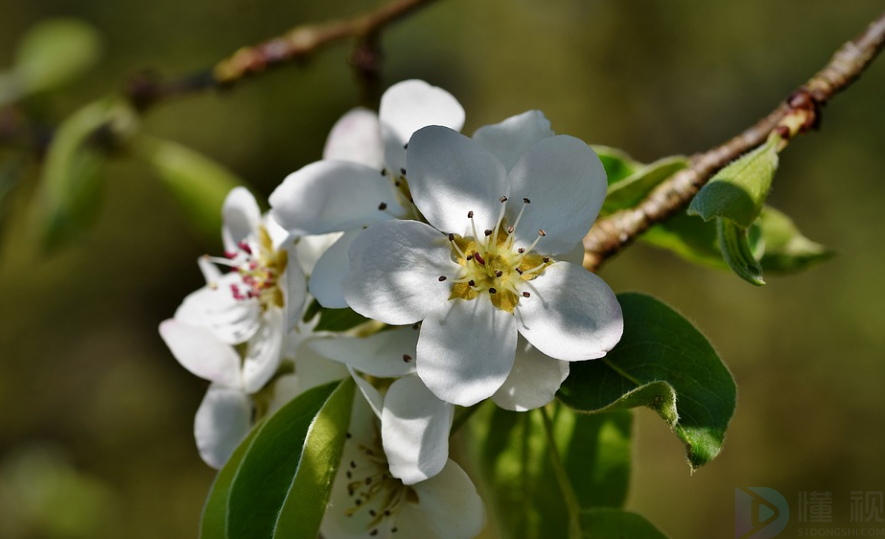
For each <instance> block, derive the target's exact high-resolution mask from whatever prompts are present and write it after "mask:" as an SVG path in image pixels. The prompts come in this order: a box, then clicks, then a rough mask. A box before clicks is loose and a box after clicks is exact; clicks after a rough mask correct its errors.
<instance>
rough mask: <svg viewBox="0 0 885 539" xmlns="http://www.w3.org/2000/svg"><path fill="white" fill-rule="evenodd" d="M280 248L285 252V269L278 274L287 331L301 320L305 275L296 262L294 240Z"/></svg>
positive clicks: (304, 294) (305, 284)
mask: <svg viewBox="0 0 885 539" xmlns="http://www.w3.org/2000/svg"><path fill="white" fill-rule="evenodd" d="M280 248H281V249H285V250H286V254H287V258H286V260H287V262H286V270H285V271H284V272H283V274H282V275H281V276H280V290H282V292H283V305H285V306H286V311H285V312H286V317H285V319H284V320H283V327H284V329H285V331H286V332H287V333H288V332H289V331H291V330H293V329H295V326H297V325H298V323H299V322H300V321H301V313H302V312H304V302H305V300H306V299H307V277H305V276H304V272H303V271H302V270H301V265H300V264H298V260H297V256H298V255H297V252H298V250H297V247H296V246H295V243H294V241H292V240H290V241H287V242H286V243H284V244H283V245H282V246H281V247H280Z"/></svg>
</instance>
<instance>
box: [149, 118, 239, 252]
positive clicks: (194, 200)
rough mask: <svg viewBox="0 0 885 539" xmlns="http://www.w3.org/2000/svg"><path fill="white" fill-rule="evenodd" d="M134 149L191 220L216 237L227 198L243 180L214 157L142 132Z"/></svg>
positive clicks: (219, 229)
mask: <svg viewBox="0 0 885 539" xmlns="http://www.w3.org/2000/svg"><path fill="white" fill-rule="evenodd" d="M131 150H132V153H133V155H134V156H135V157H137V158H139V159H141V160H143V161H144V162H145V163H147V164H149V165H150V166H151V167H152V168H153V169H154V172H156V174H157V178H158V179H159V180H160V183H161V184H162V185H163V187H165V188H166V189H167V190H168V191H169V193H170V194H171V195H172V197H173V198H174V199H175V201H176V202H177V203H178V205H179V206H180V207H181V209H182V210H183V211H184V214H185V216H186V217H187V218H188V220H189V221H190V222H191V224H193V225H194V226H195V227H196V228H197V229H198V230H200V232H202V233H203V234H204V235H205V236H206V237H207V238H217V237H218V236H219V234H220V232H221V225H222V218H221V207H222V205H223V204H224V199H225V197H226V196H227V194H228V193H229V192H230V190H231V189H233V188H234V187H237V186H239V185H244V182H243V181H242V180H241V179H240V178H238V177H237V176H236V175H234V174H233V173H232V172H230V171H229V170H227V169H226V168H224V167H223V166H221V165H219V164H218V163H216V162H215V161H212V160H211V159H209V158H208V157H206V156H204V155H201V154H199V153H197V152H195V151H194V150H191V149H190V148H187V147H185V146H182V145H181V144H178V143H176V142H172V141H168V140H161V139H158V138H154V137H148V136H140V137H138V138H137V139H135V140H133V141H132V145H131Z"/></svg>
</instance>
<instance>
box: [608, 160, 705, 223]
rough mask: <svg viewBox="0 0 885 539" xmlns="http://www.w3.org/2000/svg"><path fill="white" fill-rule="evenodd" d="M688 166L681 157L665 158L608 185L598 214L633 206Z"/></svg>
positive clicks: (686, 161)
mask: <svg viewBox="0 0 885 539" xmlns="http://www.w3.org/2000/svg"><path fill="white" fill-rule="evenodd" d="M688 164H689V161H688V159H686V158H685V157H682V156H673V157H665V158H664V159H660V160H658V161H655V162H654V163H652V164H650V165H645V166H643V167H641V168H639V169H635V171H634V172H633V173H632V174H630V175H629V176H626V177H624V178H622V179H619V180H617V181H616V182H615V183H610V184H609V187H608V194H607V195H606V197H605V203H603V205H602V211H601V212H600V214H601V215H606V214H610V213H614V212H616V211H618V210H623V209H626V208H631V207H633V206H635V205H636V204H638V203H639V202H640V201H641V200H642V199H644V198H645V197H646V196H647V195H648V194H649V192H651V190H652V189H654V188H655V187H657V186H658V184H659V183H661V182H662V181H664V180H666V179H667V178H669V177H670V176H672V175H673V174H675V173H676V172H679V171H680V170H682V169H684V168H686V167H687V166H688ZM603 166H604V165H603ZM619 166H621V165H619Z"/></svg>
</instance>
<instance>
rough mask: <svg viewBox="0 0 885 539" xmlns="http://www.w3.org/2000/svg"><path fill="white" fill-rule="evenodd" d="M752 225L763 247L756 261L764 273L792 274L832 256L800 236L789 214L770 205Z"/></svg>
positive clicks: (819, 246) (817, 244) (829, 251)
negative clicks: (757, 229)
mask: <svg viewBox="0 0 885 539" xmlns="http://www.w3.org/2000/svg"><path fill="white" fill-rule="evenodd" d="M756 225H757V226H758V227H759V228H760V229H761V231H762V238H761V239H762V241H761V243H762V245H763V246H764V253H763V254H762V255H761V256H762V258H761V260H760V261H759V262H760V263H761V264H762V268H763V269H764V270H765V271H767V272H771V273H781V274H785V273H795V272H798V271H802V270H805V269H808V268H810V267H813V266H816V265H817V264H819V263H821V262H823V261H825V260H828V259H829V258H831V257H832V256H833V255H834V253H833V251H832V250H830V249H828V248H827V247H825V246H823V245H821V244H819V243H815V242H813V241H811V240H810V239H808V238H806V237H805V236H803V235H802V233H801V232H799V229H798V228H796V225H795V224H794V223H793V221H792V220H791V219H790V218H789V217H787V216H786V215H784V214H783V213H781V212H779V211H777V210H776V209H774V208H772V207H770V206H766V207H764V208H763V209H762V214H761V215H760V216H759V219H757V220H756ZM751 239H752V236H751Z"/></svg>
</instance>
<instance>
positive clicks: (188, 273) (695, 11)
mask: <svg viewBox="0 0 885 539" xmlns="http://www.w3.org/2000/svg"><path fill="white" fill-rule="evenodd" d="M378 4H379V2H355V1H338V2H287V1H283V0H264V1H261V2H246V1H245V0H214V1H211V2H210V1H209V0H194V1H191V2H176V1H172V0H155V1H153V2H135V3H126V4H125V5H124V4H123V3H120V2H108V1H100V0H81V1H79V2H74V3H72V2H69V1H62V0H37V1H34V2H21V1H20V0H0V14H2V16H0V70H2V69H5V67H6V66H8V65H9V64H10V63H11V62H12V57H13V50H14V47H15V44H16V42H17V40H18V39H19V37H20V36H21V35H22V34H23V33H24V32H25V30H26V29H27V28H28V27H29V26H31V25H32V24H34V23H35V22H37V21H40V20H42V19H45V18H48V17H57V16H73V17H78V18H81V19H83V20H85V21H88V22H89V23H91V24H92V25H94V26H95V27H96V28H97V29H98V30H99V31H100V32H101V34H102V37H103V41H104V46H105V48H104V51H105V55H104V58H103V61H102V62H101V63H100V65H99V66H98V67H97V68H96V69H94V70H93V71H91V72H90V73H89V74H88V75H87V76H86V77H85V78H84V79H82V80H80V81H79V82H78V83H76V84H75V85H72V86H70V87H69V88H67V89H65V90H64V91H61V92H56V93H53V94H51V95H44V96H40V97H39V98H35V99H33V100H30V101H29V102H27V103H25V104H24V109H25V110H27V111H34V114H36V115H37V117H38V118H39V119H40V121H41V122H45V124H46V125H53V124H54V123H57V121H58V120H59V119H61V118H63V117H64V116H66V115H67V114H69V113H70V112H72V111H74V110H76V109H77V108H78V107H79V106H81V105H83V104H85V103H87V102H89V101H92V100H94V99H97V98H99V97H101V96H103V95H106V94H108V93H110V92H113V91H116V90H118V89H119V88H121V87H122V85H123V83H124V82H125V81H126V80H127V79H128V78H129V77H131V76H132V75H133V74H134V73H136V72H138V71H141V70H143V69H146V68H148V69H154V70H156V71H157V72H159V73H161V74H164V75H170V76H171V75H175V74H185V73H189V72H191V71H194V70H196V69H198V68H202V67H208V66H210V65H212V64H213V63H214V62H216V61H218V60H219V59H221V58H223V57H225V56H227V55H229V54H230V53H232V52H233V51H234V50H236V49H237V48H238V47H240V46H242V45H245V44H250V43H256V42H258V41H261V40H262V39H265V38H268V37H271V36H274V35H277V34H280V33H282V32H284V31H285V30H287V29H288V28H289V27H291V26H295V25H297V24H302V23H308V22H312V21H323V20H326V19H329V18H336V17H344V16H349V15H352V14H354V13H357V12H359V11H360V10H361V9H365V8H368V7H372V6H375V5H378ZM881 10H882V4H881V2H877V1H875V0H854V1H852V2H839V3H836V2H831V1H828V0H806V1H802V2H799V1H791V2H770V1H766V0H744V1H742V2H730V3H721V2H697V1H690V0H671V1H670V2H666V3H664V2H659V1H657V0H633V1H628V2H624V1H620V2H618V1H615V0H568V1H565V0H563V1H560V2H555V3H554V2H545V3H541V2H531V1H529V0H488V1H485V2H469V1H467V0H442V1H440V2H438V3H436V4H434V5H432V6H430V7H429V8H427V9H425V10H424V11H421V12H420V13H418V14H416V15H414V16H412V17H410V18H408V19H407V20H405V21H403V22H402V23H400V24H398V25H396V26H394V27H391V28H390V29H389V30H388V31H387V32H385V33H384V36H383V41H382V44H383V48H384V51H385V63H384V68H383V80H384V85H385V86H388V85H390V84H392V83H394V82H396V81H399V80H403V79H407V78H423V79H425V80H427V81H429V82H431V83H434V84H437V85H439V86H442V87H444V88H446V89H447V90H449V91H450V92H451V93H453V94H454V95H455V96H456V97H457V98H458V99H459V100H460V101H461V103H462V104H463V105H464V107H465V109H466V110H467V126H466V127H465V132H467V133H472V132H473V131H474V130H475V129H476V128H478V127H479V126H481V125H484V124H486V123H493V122H497V121H500V120H501V119H503V118H505V117H507V116H510V115H513V114H516V113H520V112H522V111H524V110H527V109H531V108H537V109H540V110H542V111H544V113H545V114H546V115H547V117H548V118H549V119H550V120H551V122H552V124H553V127H554V129H555V130H556V131H557V132H560V133H567V134H571V135H574V136H577V137H580V138H582V139H584V140H585V141H587V142H589V143H594V144H605V145H609V146H615V147H620V148H623V149H625V150H626V151H628V152H629V153H630V154H632V155H633V156H634V157H636V158H637V159H640V160H644V161H651V160H654V159H656V158H658V157H661V156H665V155H670V154H677V153H683V154H687V153H692V152H695V151H700V150H703V149H706V148H708V147H711V146H713V145H716V144H718V143H720V142H722V141H724V140H725V139H726V138H728V137H730V136H732V135H733V134H736V133H737V132H738V131H739V130H741V129H742V128H744V127H745V126H747V125H749V124H750V123H752V122H754V121H755V120H756V119H757V117H759V116H762V115H764V114H766V113H767V112H768V111H769V110H771V109H772V108H773V107H774V106H776V104H777V103H778V102H779V100H781V99H782V98H784V97H785V96H786V95H787V94H788V93H789V92H790V91H791V90H792V89H793V88H795V87H796V86H798V85H799V84H801V83H802V82H803V81H804V80H805V79H806V78H807V77H808V76H810V75H811V74H812V73H814V72H815V71H816V70H817V69H818V68H819V67H821V66H822V65H823V64H824V63H825V62H826V61H827V60H828V59H829V57H830V55H831V53H832V52H833V51H834V50H835V49H836V48H837V47H838V46H839V45H840V44H841V43H842V42H843V41H846V40H848V39H849V38H851V37H853V36H854V35H856V34H857V33H858V32H859V31H860V30H861V29H862V28H863V27H865V25H866V24H867V23H868V22H869V21H870V20H872V19H873V18H874V17H876V16H878V15H879V14H880V12H881ZM348 54H349V48H348V45H347V44H338V45H336V46H333V47H330V48H328V49H326V50H324V51H323V52H321V53H320V54H318V55H316V56H315V57H314V58H313V59H312V60H311V61H310V62H308V63H306V64H303V65H298V66H294V65H290V66H287V67H284V68H282V69H278V70H275V71H273V72H272V73H269V74H266V75H263V76H261V77H257V78H254V79H251V80H248V81H245V82H243V83H242V84H240V85H237V86H236V87H235V88H233V89H231V90H229V91H225V92H221V93H219V92H208V93H204V94H201V95H198V96H194V97H190V98H187V99H182V100H178V101H174V102H167V103H163V104H161V105H159V106H157V107H156V108H155V109H152V110H151V111H150V112H149V113H148V114H147V116H146V117H145V118H144V129H145V130H146V131H148V132H150V133H152V134H154V135H157V136H160V137H164V138H167V139H172V140H175V141H178V142H180V143H182V144H185V145H187V146H189V147H192V148H194V149H196V150H198V151H200V152H202V153H204V154H206V155H208V156H210V157H212V158H214V159H216V160H218V161H219V162H221V163H223V164H224V165H225V166H227V167H229V168H230V169H231V170H233V171H235V172H236V173H238V174H239V175H240V176H242V177H243V178H244V179H246V180H247V181H248V182H250V183H251V184H252V185H253V186H254V187H255V189H256V190H257V191H258V193H257V194H259V195H262V196H266V195H268V194H269V193H270V192H271V190H272V189H273V188H274V187H275V186H276V185H277V184H278V183H279V182H280V181H281V180H282V179H283V177H285V175H286V174H287V173H289V172H291V171H294V170H296V169H298V168H299V167H301V166H303V165H305V164H307V163H309V162H311V161H314V160H316V159H318V158H319V157H320V153H321V150H322V145H323V142H324V139H325V136H326V133H327V132H328V130H329V128H330V127H331V125H332V124H333V123H334V121H335V120H336V119H337V118H338V117H339V116H340V115H341V114H342V113H344V112H345V111H346V110H348V109H349V108H350V107H352V106H354V105H355V104H356V102H357V101H358V97H359V92H358V86H357V85H356V84H355V83H354V79H353V75H352V72H351V71H350V70H349V68H348V66H347V64H346V58H347V56H348ZM883 96H885V59H880V60H879V61H878V63H875V64H874V65H873V66H872V68H871V69H870V70H869V71H868V72H867V73H866V74H865V75H864V76H863V77H862V78H861V80H860V81H859V82H857V83H856V84H855V85H854V86H852V87H851V88H850V89H849V90H848V91H847V92H846V93H845V94H843V95H840V96H838V97H837V98H836V99H835V100H834V101H833V102H832V103H831V104H830V105H829V106H828V107H827V108H826V110H825V112H824V117H823V124H822V127H823V129H822V130H821V132H819V133H812V134H810V135H808V136H803V137H802V138H801V139H800V140H798V141H797V142H796V143H795V144H793V145H791V146H790V148H789V149H788V150H787V151H786V152H785V153H784V154H783V155H782V156H781V157H782V161H781V163H782V164H781V169H780V172H779V174H778V176H777V178H776V180H775V185H774V190H773V192H772V194H771V197H770V199H769V203H771V204H772V205H774V206H775V207H777V208H779V209H781V210H783V211H785V212H787V213H788V214H789V215H791V216H792V217H793V218H794V220H795V221H796V223H797V225H798V226H799V227H800V228H801V229H802V231H803V232H804V233H805V234H806V235H807V236H808V237H810V238H811V239H813V240H816V241H819V242H821V243H824V244H826V245H828V246H830V247H832V248H834V249H835V250H836V251H838V256H837V257H836V258H834V259H833V260H831V261H829V262H827V263H825V264H824V265H823V266H821V267H819V268H815V269H813V270H811V271H809V272H807V273H804V274H801V275H799V276H795V277H789V278H770V279H769V284H768V285H767V286H766V287H764V288H761V289H759V288H754V287H751V286H750V285H748V284H746V283H745V282H743V281H741V280H740V279H738V278H737V277H735V276H734V275H730V274H727V273H719V272H715V271H711V270H705V269H700V268H697V267H694V266H691V265H689V264H688V263H685V262H683V261H681V260H680V259H677V258H675V257H674V256H672V255H670V254H668V253H664V252H660V251H656V250H654V249H652V248H649V247H646V246H643V245H635V246H634V247H632V248H630V249H629V250H628V251H626V252H625V253H623V254H622V255H621V256H620V257H618V258H617V259H615V260H613V261H611V262H610V263H609V264H608V265H607V266H606V267H605V268H604V271H603V276H604V277H605V278H606V279H607V281H608V282H609V283H610V284H611V285H612V287H613V288H614V289H615V290H616V291H624V290H640V291H645V292H648V293H652V294H654V295H657V296H658V297H660V298H662V299H663V300H665V301H666V302H668V303H669V304H670V305H672V306H674V307H675V308H677V309H678V310H680V311H681V312H683V314H685V315H687V316H688V317H689V318H690V319H691V320H693V321H694V322H695V323H696V324H697V325H698V326H699V327H700V328H701V329H702V330H703V331H704V332H705V333H706V334H707V336H708V337H709V338H710V340H711V341H712V342H713V343H714V345H715V346H716V347H717V349H718V350H719V352H720V353H721V355H722V357H723V359H724V360H725V361H726V363H727V364H728V365H729V367H730V368H731V370H732V372H733V374H734V376H735V378H736V380H737V383H738V388H739V402H738V407H737V413H736V415H735V417H734V420H733V422H732V427H731V429H730V431H729V435H728V440H727V442H726V445H725V449H724V451H723V453H722V454H721V455H720V457H719V458H718V459H717V460H716V461H714V462H713V463H712V464H710V465H708V466H707V467H705V468H703V469H701V470H700V471H699V472H697V473H696V474H694V476H693V477H692V476H690V474H689V470H688V466H687V463H686V462H685V459H684V456H683V451H682V447H681V446H680V444H679V442H678V441H677V440H676V439H675V437H673V436H672V435H671V434H670V433H669V432H668V429H667V427H666V425H665V424H664V423H663V422H662V421H660V420H659V419H658V418H657V417H656V416H655V415H654V414H652V413H651V412H648V411H646V410H641V411H639V412H638V419H639V420H638V425H637V438H636V444H635V449H634V451H635V474H634V481H633V488H632V491H631V494H630V497H629V502H628V508H629V509H631V510H635V511H638V512H640V513H642V514H644V515H645V516H647V517H648V518H649V519H650V520H651V521H652V522H654V523H655V524H657V525H658V526H659V527H660V528H661V529H662V530H663V531H665V532H666V533H668V534H669V535H670V536H671V537H673V538H674V539H675V538H683V537H685V538H709V537H726V536H730V533H731V526H732V521H733V516H732V515H733V511H732V507H733V504H732V502H733V499H734V498H733V496H734V494H733V492H734V487H736V486H767V487H771V488H775V489H777V490H779V491H780V492H781V493H782V494H783V495H784V496H785V497H786V498H787V500H788V501H789V502H790V503H791V507H793V508H795V504H796V501H797V496H798V493H799V492H800V491H830V492H832V493H833V494H832V495H833V524H832V527H845V526H849V503H850V502H849V500H850V498H849V492H850V491H853V490H861V491H882V490H885V429H883V427H882V426H883V424H885V363H883V358H885V354H883V351H885V308H883V305H885V282H883V271H882V270H883V267H885V251H883V249H882V248H881V243H882V236H883V234H885V225H883V223H882V219H881V214H882V212H881V209H882V208H883V207H885V181H883V180H885V178H883V172H882V171H883V170H885V100H883ZM106 177H107V179H108V189H107V191H106V193H105V197H104V205H103V208H102V209H101V211H100V213H99V215H98V217H97V221H96V225H95V227H94V229H93V230H92V231H91V233H89V234H87V235H85V236H83V237H81V238H80V239H79V241H78V242H76V244H75V245H74V246H73V247H70V248H67V249H65V250H63V251H61V252H59V253H56V254H54V255H52V256H44V255H41V254H40V253H39V251H38V250H37V249H36V248H34V246H33V245H31V243H30V242H29V240H28V237H27V234H26V221H27V203H28V201H29V200H30V199H31V196H32V195H33V191H34V187H35V183H36V181H37V175H36V174H35V170H34V169H33V168H32V167H26V168H25V170H24V173H23V175H22V176H21V183H20V184H19V186H18V187H17V188H16V189H15V190H14V191H13V192H12V194H11V195H9V196H7V197H6V198H5V199H4V200H2V210H0V211H2V212H3V222H2V230H0V537H3V538H9V539H21V538H37V537H47V538H50V537H51V538H55V537H59V538H62V537H64V538H80V537H96V538H103V537H108V538H110V537H115V538H116V537H128V538H133V539H138V538H156V537H183V538H184V537H195V536H196V530H197V522H198V517H199V512H200V509H201V505H202V502H203V498H204V496H205V494H206V493H207V491H208V488H209V485H210V483H211V481H212V478H213V475H214V474H213V471H212V470H211V469H209V468H208V467H206V466H205V465H204V464H203V463H202V462H201V461H200V459H199V457H198V455H197V452H196V449H195V447H194V442H193V437H192V424H193V416H194V413H195V412H196V409H197V406H198V405H199V402H200V400H201V399H202V396H203V392H204V391H205V388H206V384H205V383H204V382H203V381H201V380H199V379H197V378H196V377H194V376H192V375H190V374H189V373H188V372H186V371H185V370H184V369H182V368H181V367H180V366H179V365H178V364H177V363H176V362H175V360H174V359H173V358H172V356H171V354H170V353H169V352H168V351H167V350H166V348H165V347H164V345H163V343H162V341H161V340H160V338H159V336H158V334H157V330H156V328H157V325H158V324H159V322H160V321H161V320H163V319H165V318H167V317H169V316H171V315H172V313H173V312H174V310H175V308H176V306H177V305H178V303H179V302H180V301H181V299H182V298H183V297H184V296H185V295H186V294H187V293H189V292H190V291H192V290H194V289H196V288H197V287H199V286H200V285H201V276H200V274H199V271H198V270H197V267H196V264H195V261H196V259H197V257H198V256H199V255H201V254H203V253H206V252H211V253H218V252H219V242H218V241H217V240H216V241H215V242H214V243H207V242H206V241H204V240H202V239H200V238H199V237H198V236H196V235H194V234H191V229H190V228H189V225H188V223H187V222H186V220H185V219H184V217H183V216H182V214H181V213H180V211H179V209H178V208H177V207H176V206H175V205H174V203H173V202H172V201H171V199H170V197H169V196H168V194H167V193H166V192H165V191H164V190H163V189H162V188H161V187H160V186H159V184H158V183H157V182H156V180H155V179H154V177H153V176H152V175H151V174H150V172H149V171H148V170H147V169H146V168H145V167H144V166H143V165H140V164H138V163H135V162H133V161H130V160H117V161H115V162H113V163H112V165H111V166H110V167H109V168H108V170H107V173H106ZM553 480H554V478H552V477H551V481H553ZM796 526H797V524H796V522H795V518H794V519H793V522H792V523H791V525H790V527H789V528H788V529H787V531H786V532H784V534H783V535H782V536H783V537H790V536H792V535H793V532H792V531H791V530H795V527H796ZM814 526H826V525H817V524H815V525H814ZM878 526H880V527H885V525H883V524H881V523H880V524H878Z"/></svg>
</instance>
